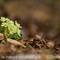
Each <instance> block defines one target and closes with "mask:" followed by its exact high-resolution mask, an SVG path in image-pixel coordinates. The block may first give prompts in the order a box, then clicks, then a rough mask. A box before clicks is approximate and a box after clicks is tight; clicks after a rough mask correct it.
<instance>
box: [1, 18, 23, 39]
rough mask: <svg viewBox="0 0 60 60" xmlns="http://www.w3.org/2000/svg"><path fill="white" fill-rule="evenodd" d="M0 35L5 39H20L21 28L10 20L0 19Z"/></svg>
mask: <svg viewBox="0 0 60 60" xmlns="http://www.w3.org/2000/svg"><path fill="white" fill-rule="evenodd" d="M0 21H1V25H0V33H3V34H5V36H6V37H8V38H11V39H20V38H22V34H21V28H22V27H21V26H20V24H18V23H17V21H15V22H13V21H12V20H10V19H8V18H5V17H1V19H0Z"/></svg>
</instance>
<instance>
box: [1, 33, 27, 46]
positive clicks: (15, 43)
mask: <svg viewBox="0 0 60 60" xmlns="http://www.w3.org/2000/svg"><path fill="white" fill-rule="evenodd" d="M0 37H3V34H1V33H0ZM7 42H9V43H11V44H14V45H20V46H22V47H26V46H24V45H23V44H21V43H20V42H18V41H17V40H13V39H9V38H7Z"/></svg>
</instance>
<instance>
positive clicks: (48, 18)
mask: <svg viewBox="0 0 60 60" xmlns="http://www.w3.org/2000/svg"><path fill="white" fill-rule="evenodd" d="M2 16H4V17H7V18H9V19H11V20H13V21H15V20H17V22H18V23H20V24H21V26H22V34H23V38H32V37H35V36H36V35H39V36H41V37H42V38H45V39H48V40H52V39H53V40H55V39H56V38H59V37H60V36H59V35H60V0H0V17H2Z"/></svg>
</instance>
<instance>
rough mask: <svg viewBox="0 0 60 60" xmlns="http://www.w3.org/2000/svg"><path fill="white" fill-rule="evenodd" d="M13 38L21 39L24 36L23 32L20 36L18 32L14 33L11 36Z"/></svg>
mask: <svg viewBox="0 0 60 60" xmlns="http://www.w3.org/2000/svg"><path fill="white" fill-rule="evenodd" d="M10 38H11V39H21V38H22V34H20V36H19V35H18V34H16V33H15V34H13V35H11V36H10Z"/></svg>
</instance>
